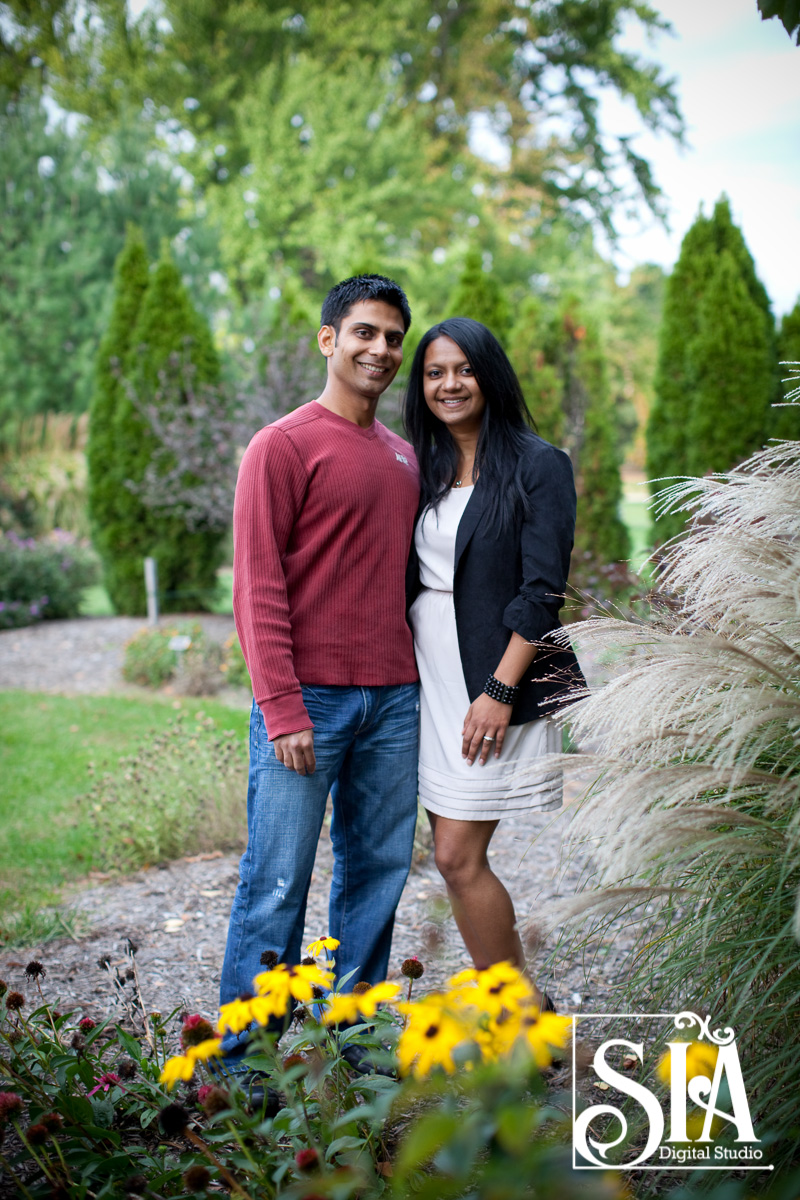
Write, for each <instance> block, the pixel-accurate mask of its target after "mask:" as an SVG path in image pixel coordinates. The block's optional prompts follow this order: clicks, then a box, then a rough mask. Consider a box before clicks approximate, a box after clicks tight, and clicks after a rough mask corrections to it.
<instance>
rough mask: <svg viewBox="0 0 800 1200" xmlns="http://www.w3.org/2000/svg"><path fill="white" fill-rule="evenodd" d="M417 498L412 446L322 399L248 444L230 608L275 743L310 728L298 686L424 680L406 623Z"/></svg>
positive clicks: (235, 522) (241, 471) (239, 487)
mask: <svg viewBox="0 0 800 1200" xmlns="http://www.w3.org/2000/svg"><path fill="white" fill-rule="evenodd" d="M418 496H419V484H418V472H417V464H416V459H415V458H414V452H413V450H412V449H411V447H410V446H409V445H408V443H407V442H404V441H403V439H402V438H400V437H398V436H397V435H396V434H394V433H392V432H391V431H390V430H389V429H387V428H386V427H385V426H383V425H381V423H380V422H379V421H374V422H373V423H372V425H371V426H370V427H369V428H368V429H362V428H361V427H360V426H359V425H356V424H354V423H353V422H352V421H348V420H346V419H345V418H344V417H340V416H338V414H336V413H333V412H330V410H329V409H327V408H325V407H324V406H323V405H321V404H318V403H317V402H316V401H312V402H311V403H310V404H304V405H303V406H302V408H298V409H296V410H295V411H294V412H292V413H289V415H288V416H285V417H281V418H280V420H278V421H275V422H274V423H273V424H272V425H268V426H266V428H264V429H262V430H261V431H260V432H259V433H257V434H256V436H255V437H254V438H253V440H252V442H251V443H250V445H249V446H248V448H247V450H246V452H245V455H244V457H243V459H242V464H241V467H240V469H239V479H238V483H237V487H236V500H235V503H234V510H233V538H234V560H233V612H234V616H235V618H236V629H237V632H238V634H239V640H240V642H241V645H242V651H243V652H244V657H245V661H246V662H247V669H248V671H249V672H250V678H251V680H252V683H253V695H254V696H255V699H256V702H257V703H258V705H259V707H260V708H261V711H262V712H263V714H264V720H265V722H266V726H267V733H268V735H269V737H270V739H272V738H276V737H280V736H281V735H282V734H285V733H295V732H297V731H298V730H300V729H309V728H311V727H312V722H311V721H310V719H309V716H308V713H307V711H306V708H305V705H304V704H303V697H302V693H301V691H300V685H301V683H303V684H315V683H316V684H329V685H330V684H334V685H335V684H345V685H361V686H364V687H367V686H376V685H381V684H384V685H385V684H400V683H412V682H414V681H415V680H416V679H417V678H418V676H417V668H416V664H415V662H414V648H413V642H412V637H411V631H410V629H409V627H408V624H407V622H406V618H405V567H406V560H407V558H408V551H409V547H410V544H411V537H412V533H413V528H414V517H415V515H416V511H417V502H418Z"/></svg>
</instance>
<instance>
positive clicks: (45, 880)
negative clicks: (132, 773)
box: [0, 691, 248, 926]
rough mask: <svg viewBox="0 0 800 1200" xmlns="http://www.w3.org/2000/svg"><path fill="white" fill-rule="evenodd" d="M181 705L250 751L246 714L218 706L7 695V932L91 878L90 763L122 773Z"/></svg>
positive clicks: (2, 870) (3, 848) (0, 908)
mask: <svg viewBox="0 0 800 1200" xmlns="http://www.w3.org/2000/svg"><path fill="white" fill-rule="evenodd" d="M177 703H179V704H180V706H181V707H182V708H183V709H184V710H185V711H186V712H187V713H189V714H191V715H194V714H196V713H197V712H200V711H202V712H204V713H205V714H206V715H207V716H209V717H213V718H214V720H215V721H216V722H217V724H218V726H219V727H220V728H222V729H233V730H236V732H237V733H238V734H240V735H241V737H242V739H243V741H245V739H246V737H247V726H248V713H247V712H246V711H240V710H237V709H231V708H227V707H225V706H224V705H222V704H219V703H217V702H215V701H213V700H207V699H200V700H194V699H187V698H182V699H181V700H180V701H179V702H178V701H171V700H169V699H168V698H161V697H154V698H153V699H152V700H150V699H138V698H136V699H129V698H127V697H120V696H76V697H64V696H51V695H45V694H42V693H33V692H22V691H6V692H0V828H2V830H3V838H2V839H1V840H0V926H4V925H6V924H7V923H8V922H9V919H10V917H13V916H14V914H18V913H20V912H22V911H26V910H27V911H30V910H33V909H35V908H36V907H38V906H40V905H42V904H48V903H52V902H53V901H55V900H57V899H58V897H59V894H60V891H61V889H62V888H63V887H64V885H65V884H68V883H69V882H71V881H73V880H75V879H78V878H80V877H81V876H85V875H86V874H87V872H88V871H89V870H91V869H92V867H93V865H94V864H95V861H96V855H95V845H96V843H95V836H96V835H95V832H94V829H93V827H92V826H91V824H90V823H89V822H88V820H87V818H86V814H85V813H84V812H82V811H81V806H80V805H79V804H78V802H77V801H78V798H79V797H80V796H82V795H84V794H85V793H86V792H87V791H88V790H89V787H90V785H91V779H90V777H89V773H88V767H89V763H93V764H94V767H95V769H96V771H98V772H102V771H103V770H108V769H109V768H111V767H113V766H115V765H116V762H117V760H118V759H119V758H120V756H122V755H126V754H130V753H131V752H132V751H134V750H135V749H136V747H137V746H138V745H139V743H140V742H142V740H143V739H144V738H145V737H146V736H147V734H148V733H149V732H150V731H151V730H154V729H159V728H161V727H163V725H164V724H165V723H166V722H167V721H168V720H169V718H170V717H171V716H174V714H175V708H174V706H175V704H177ZM243 804H244V797H243Z"/></svg>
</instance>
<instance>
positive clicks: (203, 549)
mask: <svg viewBox="0 0 800 1200" xmlns="http://www.w3.org/2000/svg"><path fill="white" fill-rule="evenodd" d="M145 269H146V264H145V259H144V248H143V246H142V243H141V239H140V237H138V235H137V234H136V232H135V231H130V232H129V237H128V243H127V244H126V249H125V250H124V251H123V253H122V255H121V256H120V261H119V265H118V269H117V276H116V285H117V286H116V301H115V307H114V313H113V315H112V321H111V325H110V328H109V331H108V335H107V337H106V339H105V340H104V343H103V347H102V350H101V353H100V356H99V360H98V388H97V392H96V400H95V404H94V406H93V413H92V419H93V420H94V418H95V416H96V418H97V422H98V431H97V434H96V435H94V434H92V435H91V437H92V440H91V442H90V452H89V469H90V479H91V481H92V482H91V485H90V502H91V508H92V516H93V520H94V522H95V526H96V529H97V539H98V543H99V549H100V553H101V556H102V557H103V561H104V566H105V572H106V575H105V578H106V586H107V588H108V592H109V594H110V596H111V599H112V601H113V603H114V605H115V607H116V608H117V611H119V612H124V613H129V614H139V613H142V612H144V608H145V591H144V577H143V561H144V559H145V558H146V557H147V556H148V555H150V556H152V557H153V558H155V560H156V563H157V566H158V575H159V590H160V593H161V609H162V611H164V612H176V611H177V612H180V611H185V610H186V609H187V608H200V609H204V608H208V607H209V605H210V604H211V603H212V602H213V598H214V595H215V593H216V570H217V567H218V566H219V564H220V560H221V544H222V534H221V533H220V532H219V531H218V530H210V529H207V528H196V529H188V528H187V526H186V523H185V521H184V520H182V519H181V517H179V516H172V515H169V514H166V515H162V514H160V513H158V512H156V511H154V510H153V509H151V508H149V507H148V506H147V505H146V503H145V501H144V499H143V498H142V497H141V496H140V495H139V494H138V493H137V491H136V488H137V487H138V486H140V485H141V484H142V481H143V479H144V477H145V474H146V472H147V469H148V466H149V464H150V461H151V459H152V458H153V455H154V454H155V453H156V452H157V450H158V444H157V442H156V441H155V439H154V436H153V434H152V432H151V430H150V428H149V426H148V424H147V421H146V407H147V404H148V403H156V404H157V402H158V398H159V394H160V390H161V392H162V393H163V391H165V390H169V386H170V383H171V382H173V381H176V382H177V386H180V378H181V372H183V371H186V370H187V369H191V372H192V377H193V379H194V380H196V382H197V383H198V384H205V383H211V384H214V383H216V382H217V381H218V379H219V374H220V365H219V359H218V357H217V353H216V350H215V349H214V345H213V342H212V340H211V333H210V331H209V329H208V327H207V325H206V324H205V323H204V322H203V320H202V318H201V317H200V316H199V314H198V313H197V312H196V310H195V309H194V308H193V306H192V303H191V301H190V299H189V296H188V293H187V291H186V289H185V288H184V286H183V284H182V283H181V280H180V275H179V273H178V270H177V267H176V266H175V264H174V262H173V261H172V259H171V257H170V256H169V253H168V251H167V250H166V248H165V250H164V253H163V255H162V258H161V260H160V261H159V263H158V264H157V265H156V267H155V270H154V271H153V272H152V274H151V275H150V276H146V274H145ZM143 285H144V286H143ZM119 363H122V364H123V365H124V369H125V371H126V373H127V374H128V375H129V376H130V380H129V381H123V379H122V378H121V377H120V375H119V374H118V371H119V367H118V364H119Z"/></svg>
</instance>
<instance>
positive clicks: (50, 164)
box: [0, 92, 212, 443]
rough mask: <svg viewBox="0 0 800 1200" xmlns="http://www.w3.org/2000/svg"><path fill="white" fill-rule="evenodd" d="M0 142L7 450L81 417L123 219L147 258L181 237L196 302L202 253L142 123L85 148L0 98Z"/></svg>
mask: <svg viewBox="0 0 800 1200" xmlns="http://www.w3.org/2000/svg"><path fill="white" fill-rule="evenodd" d="M0 142H2V146H3V155H2V165H1V166H0V441H3V440H4V441H6V442H12V443H13V442H14V440H15V432H16V428H17V426H18V424H19V422H20V420H25V419H27V418H30V417H31V416H34V415H36V414H41V413H47V412H73V413H80V412H83V411H85V409H86V408H87V407H88V405H89V402H90V399H91V397H92V392H93V385H94V382H95V357H96V354H97V346H98V342H99V340H100V336H101V333H102V330H103V326H104V323H105V321H106V319H107V314H108V310H109V307H110V301H111V275H112V267H113V263H114V260H115V258H116V257H117V255H118V253H119V250H120V246H121V244H122V240H123V237H124V230H125V225H126V222H127V221H130V220H134V221H136V222H137V223H138V224H140V225H141V227H142V228H143V230H144V236H145V240H146V241H147V242H148V244H149V246H150V248H151V251H155V250H156V249H157V247H158V244H159V240H160V238H161V237H162V236H167V237H170V238H176V235H178V234H179V233H180V231H183V234H182V236H181V239H180V241H179V242H178V245H179V247H180V252H181V267H182V270H183V272H184V274H185V275H186V276H187V277H189V278H191V279H192V283H193V286H194V287H195V289H196V290H197V291H198V292H199V294H201V295H202V296H205V297H207V296H208V295H209V291H210V289H209V286H208V283H207V282H206V280H207V276H208V273H209V270H210V266H209V257H210V254H211V253H212V250H211V246H210V244H209V242H210V237H209V236H206V234H205V232H204V231H203V229H202V228H201V223H200V222H199V221H198V220H197V219H196V217H195V216H194V215H193V213H191V212H184V211H182V207H183V206H182V201H181V189H180V185H179V183H178V181H177V180H176V178H175V175H174V172H173V164H172V163H171V162H170V161H169V158H168V156H167V155H166V154H164V153H163V151H159V152H158V153H155V152H154V144H153V143H154V135H153V131H152V121H147V120H143V119H139V120H138V121H137V122H132V121H129V120H128V119H127V118H125V119H122V120H121V121H120V123H119V125H118V126H117V128H116V129H115V131H114V133H113V135H109V136H107V137H104V138H94V139H92V138H91V136H90V133H89V131H87V130H86V129H85V128H83V127H79V128H78V129H76V130H74V131H73V132H72V133H67V131H66V129H65V128H64V126H63V125H60V124H52V123H51V124H48V122H47V114H46V110H45V108H44V106H43V104H42V103H41V102H40V100H39V99H38V98H35V97H31V96H29V95H22V96H21V97H20V98H18V99H17V100H16V101H13V102H12V101H11V100H9V98H8V96H7V94H5V93H2V92H0Z"/></svg>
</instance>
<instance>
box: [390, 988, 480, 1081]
mask: <svg viewBox="0 0 800 1200" xmlns="http://www.w3.org/2000/svg"><path fill="white" fill-rule="evenodd" d="M397 1007H398V1009H399V1010H400V1012H402V1013H405V1014H406V1016H407V1017H408V1023H407V1025H406V1027H405V1029H404V1030H403V1032H402V1033H401V1035H400V1040H399V1042H398V1043H397V1061H398V1065H399V1068H400V1073H401V1074H402V1075H408V1074H409V1073H411V1072H413V1074H414V1075H416V1076H417V1078H418V1079H423V1078H425V1076H427V1075H430V1073H431V1071H433V1070H434V1068H435V1067H442V1068H443V1069H444V1070H445V1071H448V1072H450V1073H452V1072H453V1071H455V1069H456V1067H455V1062H454V1061H453V1051H454V1050H455V1049H456V1047H457V1046H460V1045H461V1044H462V1043H464V1042H468V1041H471V1040H472V1039H473V1028H472V1026H471V1025H470V1024H468V1023H467V1021H466V1020H465V1019H464V1018H463V1016H462V1015H461V1014H459V1012H458V1011H457V1010H456V1009H454V1008H453V1006H452V1004H451V1001H450V998H449V997H448V996H444V995H440V994H438V993H435V992H433V993H431V994H430V995H429V996H426V997H425V998H424V999H423V1000H418V1001H417V1002H416V1003H414V1004H408V1003H404V1004H398V1006H397Z"/></svg>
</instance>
